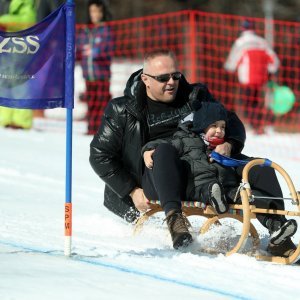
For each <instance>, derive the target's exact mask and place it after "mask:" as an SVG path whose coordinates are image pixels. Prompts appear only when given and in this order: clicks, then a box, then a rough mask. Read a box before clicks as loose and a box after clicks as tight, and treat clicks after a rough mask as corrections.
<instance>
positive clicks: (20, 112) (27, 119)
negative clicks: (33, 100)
mask: <svg viewBox="0 0 300 300" xmlns="http://www.w3.org/2000/svg"><path fill="white" fill-rule="evenodd" d="M35 22H36V10H35V5H34V0H12V1H11V3H10V5H9V11H8V13H7V14H4V15H2V16H0V27H4V28H5V30H6V31H13V32H15V31H20V30H23V29H26V28H28V27H30V26H32V25H33V24H34V23H35ZM32 122H33V112H32V110H31V109H16V108H9V107H3V106H0V126H2V127H11V128H20V129H30V128H31V127H32Z"/></svg>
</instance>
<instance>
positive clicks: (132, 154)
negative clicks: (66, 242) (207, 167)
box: [90, 70, 246, 221]
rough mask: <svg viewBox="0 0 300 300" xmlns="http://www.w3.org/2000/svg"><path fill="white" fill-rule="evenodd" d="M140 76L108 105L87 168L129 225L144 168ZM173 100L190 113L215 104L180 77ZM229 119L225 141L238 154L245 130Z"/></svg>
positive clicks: (107, 202)
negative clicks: (199, 104)
mask: <svg viewBox="0 0 300 300" xmlns="http://www.w3.org/2000/svg"><path fill="white" fill-rule="evenodd" d="M141 73H142V70H139V71H137V72H135V73H133V74H132V75H131V77H130V78H129V80H128V82H127V85H126V88H125V91H124V96H123V97H119V98H115V99H112V100H111V101H110V102H109V104H108V106H107V108H106V110H105V113H104V116H103V118H102V123H101V126H100V128H99V130H98V132H97V134H96V135H95V136H94V138H93V140H92V142H91V144H90V164H91V166H92V168H93V169H94V171H95V172H96V173H97V174H98V176H99V177H100V178H101V179H102V180H104V182H105V183H106V188H105V195H104V205H105V206H106V207H107V208H109V209H110V210H112V211H113V212H114V213H116V214H117V215H119V216H122V217H125V218H126V219H127V220H128V221H131V215H130V216H128V215H127V216H126V213H127V211H128V210H129V209H130V207H134V206H133V203H132V201H131V198H130V196H129V193H130V192H131V191H132V190H133V189H134V188H135V187H137V186H141V178H142V172H143V167H144V164H143V160H142V156H141V149H142V147H143V145H144V144H146V143H147V142H148V125H147V109H146V88H145V85H144V83H143V82H142V80H141V77H140V75H141ZM176 97H178V99H180V101H182V105H183V106H184V105H185V106H187V107H188V108H189V110H190V111H192V107H193V103H194V102H195V101H215V100H214V98H213V97H212V95H211V94H210V93H209V91H208V89H207V87H206V86H205V85H203V84H189V83H188V82H187V81H186V80H185V78H184V77H183V76H182V78H181V79H180V81H179V88H178V92H177V95H176ZM184 111H187V110H186V109H185V110H184ZM228 115H229V119H228V123H227V139H228V140H229V141H232V144H233V145H234V151H235V152H237V153H238V152H240V151H241V150H242V148H243V146H244V142H245V139H246V135H245V128H244V126H243V124H242V123H241V121H240V120H239V119H238V117H237V116H236V114H235V113H233V112H229V113H228ZM179 117H180V118H183V117H185V116H179Z"/></svg>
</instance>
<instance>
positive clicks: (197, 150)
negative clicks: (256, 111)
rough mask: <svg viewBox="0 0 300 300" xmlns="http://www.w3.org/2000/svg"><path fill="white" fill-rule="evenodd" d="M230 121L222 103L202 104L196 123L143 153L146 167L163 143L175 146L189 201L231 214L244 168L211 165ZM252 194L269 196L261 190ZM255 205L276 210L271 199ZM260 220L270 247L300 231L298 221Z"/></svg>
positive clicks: (184, 125)
mask: <svg viewBox="0 0 300 300" xmlns="http://www.w3.org/2000/svg"><path fill="white" fill-rule="evenodd" d="M226 119H227V112H226V110H225V108H224V107H223V106H222V105H221V104H220V103H218V102H202V103H201V107H200V108H199V109H198V110H196V111H195V112H194V117H193V122H186V123H182V124H180V125H179V127H178V131H177V132H176V133H175V134H174V135H173V136H172V138H170V139H158V140H155V141H151V142H149V143H147V144H146V145H145V146H144V147H143V150H142V152H143V158H144V162H145V166H146V167H147V168H150V169H151V168H152V167H153V159H152V155H153V153H154V151H155V148H156V147H157V146H158V145H159V144H161V143H171V144H172V145H173V147H175V148H176V150H177V152H178V155H179V157H180V159H181V160H182V162H183V165H184V170H185V172H186V178H187V184H186V186H187V188H186V195H185V198H186V200H190V201H201V202H202V201H203V202H205V203H208V204H210V205H211V206H213V207H214V209H215V210H216V212H217V213H218V214H222V213H225V212H227V210H228V207H229V205H228V203H234V202H235V203H240V198H239V197H235V195H236V193H235V191H236V190H237V187H238V185H239V182H240V174H241V168H240V167H238V168H235V167H226V166H223V165H221V164H218V163H216V162H213V161H211V159H210V156H209V154H210V152H211V151H212V150H213V149H215V148H216V147H217V145H220V144H222V143H224V140H225V128H226ZM252 192H253V194H254V195H259V196H269V195H265V194H264V193H263V192H262V191H259V190H254V191H253V190H252ZM235 198H237V199H235ZM254 205H256V206H257V207H262V208H274V207H273V206H274V203H273V202H272V201H270V200H269V199H267V198H266V199H261V198H260V199H259V200H254ZM275 208H276V204H275ZM257 219H258V220H259V222H260V223H261V224H262V225H263V226H264V227H266V228H267V229H268V231H269V233H270V243H269V247H272V246H278V245H281V244H283V243H284V242H286V240H287V239H290V237H291V236H293V235H294V234H295V232H296V230H297V223H296V221H295V220H293V219H290V220H287V219H286V218H285V217H284V216H281V215H270V214H258V215H257Z"/></svg>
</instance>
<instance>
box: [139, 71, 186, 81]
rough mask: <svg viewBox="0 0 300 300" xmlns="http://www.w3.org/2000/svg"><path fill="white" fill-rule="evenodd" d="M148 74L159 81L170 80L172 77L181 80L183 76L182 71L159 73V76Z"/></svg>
mask: <svg viewBox="0 0 300 300" xmlns="http://www.w3.org/2000/svg"><path fill="white" fill-rule="evenodd" d="M144 75H146V76H149V77H151V78H153V79H155V80H157V81H158V82H168V81H169V80H170V78H172V79H173V80H179V79H180V78H181V73H180V72H174V73H171V74H162V75H158V76H153V75H149V74H145V73H144Z"/></svg>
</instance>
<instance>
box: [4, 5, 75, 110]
mask: <svg viewBox="0 0 300 300" xmlns="http://www.w3.org/2000/svg"><path fill="white" fill-rule="evenodd" d="M69 23H71V24H69ZM74 24H75V20H74V6H73V4H64V5H62V6H60V7H59V8H58V9H57V10H56V11H54V12H53V13H52V14H50V15H49V16H48V17H47V18H46V19H44V20H43V21H41V22H40V23H38V24H36V25H34V26H33V27H31V28H28V29H26V30H23V31H19V32H1V31H0V106H6V107H12V108H30V109H48V108H55V107H65V108H73V105H74V104H73V97H72V90H73V84H74V83H73V76H74V74H73V73H72V74H70V73H71V71H72V70H73V67H74V42H73V41H74ZM67 28H68V30H69V31H70V32H69V33H68V32H67ZM66 85H67V86H66ZM66 95H67V96H66Z"/></svg>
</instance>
